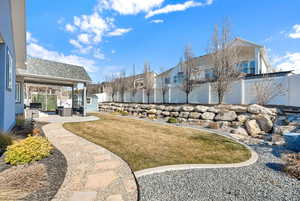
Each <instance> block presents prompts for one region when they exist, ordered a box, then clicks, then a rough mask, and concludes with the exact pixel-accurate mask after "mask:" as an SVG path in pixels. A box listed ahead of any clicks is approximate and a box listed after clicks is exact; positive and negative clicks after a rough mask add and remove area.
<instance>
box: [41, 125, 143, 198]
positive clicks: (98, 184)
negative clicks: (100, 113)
mask: <svg viewBox="0 0 300 201" xmlns="http://www.w3.org/2000/svg"><path fill="white" fill-rule="evenodd" d="M89 120H90V119H89ZM44 121H46V119H45V120H44ZM75 121H79V120H75ZM80 121H85V120H84V119H81V120H80ZM54 122H55V121H54ZM68 122H70V120H68ZM42 129H43V131H44V133H45V135H46V137H47V138H48V139H49V140H50V141H51V143H52V144H53V145H54V146H56V147H57V148H58V149H59V150H60V151H61V152H62V153H63V154H64V156H65V157H66V159H67V163H68V169H67V174H66V177H65V180H64V182H63V184H62V186H61V187H60V189H59V191H58V192H57V194H56V195H55V197H54V199H53V201H137V199H138V198H137V185H136V182H135V178H134V176H133V174H132V172H131V169H130V168H129V167H128V165H127V163H125V162H124V161H123V160H121V159H120V158H119V157H118V156H116V155H114V154H113V153H111V152H109V151H108V150H106V149H104V148H102V147H100V146H98V145H96V144H93V143H91V142H89V141H87V140H85V139H83V138H81V137H79V136H77V135H75V134H73V133H71V132H69V131H67V130H65V129H64V128H63V122H56V123H50V124H47V125H45V126H44V127H43V128H42Z"/></svg>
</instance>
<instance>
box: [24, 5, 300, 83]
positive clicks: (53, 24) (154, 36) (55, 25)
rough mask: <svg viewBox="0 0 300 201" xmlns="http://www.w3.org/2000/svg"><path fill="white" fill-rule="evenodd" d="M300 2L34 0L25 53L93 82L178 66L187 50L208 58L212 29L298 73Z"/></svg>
mask: <svg viewBox="0 0 300 201" xmlns="http://www.w3.org/2000/svg"><path fill="white" fill-rule="evenodd" d="M299 9H300V1H299V0H288V1H287V0H264V1H262V0H248V1H241V0H76V1H74V0H73V1H71V0H63V1H62V0H43V1H40V0H30V1H27V34H28V35H27V45H28V46H27V49H28V55H29V56H33V57H40V58H44V59H50V60H57V61H61V62H66V63H71V64H77V65H83V66H85V68H86V69H87V71H88V72H89V74H90V76H91V78H92V79H93V81H95V82H97V81H103V80H104V79H105V77H106V76H108V75H110V74H111V73H114V72H120V71H123V70H125V71H126V72H127V74H130V73H132V66H133V64H135V65H136V71H137V72H142V69H143V64H144V62H145V61H147V62H149V63H150V64H151V67H152V69H153V70H154V71H156V72H159V71H160V69H162V68H163V69H168V68H170V67H173V66H174V65H176V64H177V63H178V61H179V59H180V57H181V56H182V53H183V49H184V46H185V45H187V44H190V45H192V47H193V51H194V54H195V55H196V56H200V55H202V54H205V52H206V49H207V47H208V42H209V39H210V38H211V35H212V31H213V27H214V24H221V23H222V22H223V21H224V19H225V18H229V19H230V22H231V25H232V33H233V34H234V36H237V37H241V38H244V39H247V40H250V41H253V42H255V43H258V44H261V45H264V46H266V48H267V50H268V54H269V56H270V58H271V60H272V64H273V66H274V68H277V69H281V70H288V69H294V70H296V72H299V73H300V13H299Z"/></svg>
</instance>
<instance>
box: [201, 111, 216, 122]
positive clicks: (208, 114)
mask: <svg viewBox="0 0 300 201" xmlns="http://www.w3.org/2000/svg"><path fill="white" fill-rule="evenodd" d="M215 116H216V115H215V113H212V112H204V113H203V114H202V115H201V118H202V119H204V120H213V119H214V118H215Z"/></svg>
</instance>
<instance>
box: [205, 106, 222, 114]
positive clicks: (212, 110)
mask: <svg viewBox="0 0 300 201" xmlns="http://www.w3.org/2000/svg"><path fill="white" fill-rule="evenodd" d="M207 111H208V112H213V113H219V112H220V109H217V108H215V107H209V108H208V109H207Z"/></svg>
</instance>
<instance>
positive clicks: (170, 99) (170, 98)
mask: <svg viewBox="0 0 300 201" xmlns="http://www.w3.org/2000/svg"><path fill="white" fill-rule="evenodd" d="M168 92H169V97H168V98H169V100H168V101H169V103H171V101H172V97H171V95H172V93H171V86H169V91H168Z"/></svg>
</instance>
